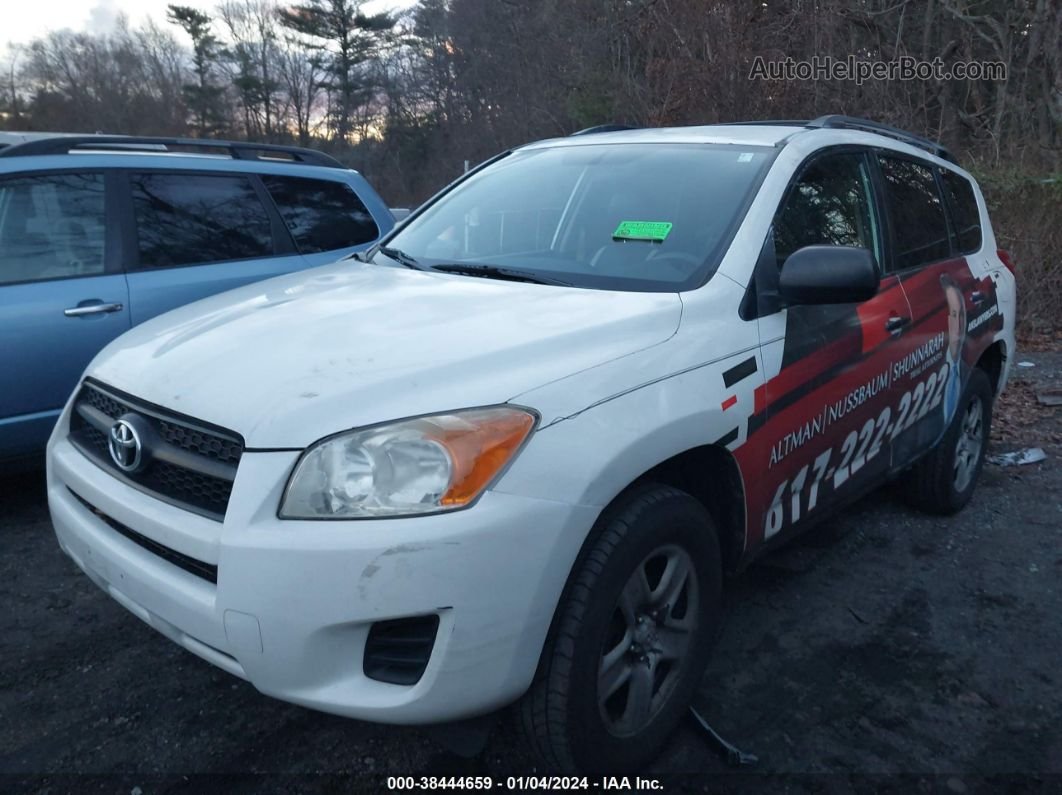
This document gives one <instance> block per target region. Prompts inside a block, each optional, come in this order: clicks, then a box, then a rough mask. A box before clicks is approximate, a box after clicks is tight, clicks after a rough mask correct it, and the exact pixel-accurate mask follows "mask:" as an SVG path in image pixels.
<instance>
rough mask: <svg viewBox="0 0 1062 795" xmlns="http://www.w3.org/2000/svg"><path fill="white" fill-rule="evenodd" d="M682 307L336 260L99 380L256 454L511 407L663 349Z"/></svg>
mask: <svg viewBox="0 0 1062 795" xmlns="http://www.w3.org/2000/svg"><path fill="white" fill-rule="evenodd" d="M681 312H682V304H681V301H680V300H679V298H678V296H677V295H675V294H672V293H614V292H604V291H597V290H578V289H574V288H564V287H553V286H545V285H534V284H531V285H529V284H519V283H512V282H500V281H490V280H486V279H475V278H469V277H467V276H457V275H452V274H444V273H427V272H423V271H413V270H406V269H401V268H389V267H382V266H379V265H365V264H361V263H357V262H354V261H341V262H338V263H335V264H333V265H327V266H324V267H321V268H315V269H313V270H310V271H306V272H304V273H298V274H292V275H289V276H281V277H278V278H276V279H270V280H268V281H264V282H259V283H257V284H253V285H247V286H246V287H243V288H240V289H238V290H233V291H230V292H228V293H223V294H221V295H217V296H213V297H211V298H208V299H205V300H203V301H200V302H197V303H195V304H190V305H188V306H185V307H182V308H181V309H178V310H175V311H173V312H170V313H168V314H166V315H165V316H163V317H162V318H157V319H154V320H151V321H148V322H147V323H144V324H142V325H140V326H137V327H136V328H134V329H132V330H131V331H130V332H129V333H127V334H125V335H123V336H122V337H121V338H120V339H118V340H115V342H114V343H112V344H111V345H110V346H109V347H107V348H106V349H104V350H103V351H102V352H101V353H100V355H99V356H98V357H97V358H96V360H95V362H94V363H93V364H92V365H90V367H89V371H88V372H89V373H91V374H92V375H93V376H94V377H96V378H98V379H99V380H100V381H103V382H104V383H107V384H109V385H111V386H113V387H115V388H117V389H125V390H127V391H134V392H136V393H137V397H140V398H142V399H144V400H147V401H149V402H151V403H155V404H157V405H160V406H166V407H168V408H171V409H173V410H175V411H180V412H182V413H184V414H187V415H189V416H192V417H196V418H199V419H202V420H205V421H207V422H211V423H214V424H216V425H220V426H223V427H226V428H230V429H232V430H234V431H236V432H237V433H240V434H241V435H242V436H243V437H244V439H245V440H246V442H247V446H248V447H250V448H267V449H268V448H303V447H306V446H307V445H309V444H312V443H313V442H315V441H317V440H318V439H320V438H322V437H324V436H328V435H331V434H333V433H336V432H338V431H342V430H346V429H349V428H356V427H360V426H364V425H371V424H373V423H378V422H382V421H385V420H393V419H401V418H403V417H411V416H415V415H418V414H425V413H428V412H438V411H447V410H451V409H459V408H466V407H471V406H485V405H491V404H495V403H503V402H505V401H507V400H509V399H510V398H512V397H513V395H517V394H520V393H522V392H525V391H527V390H529V389H531V388H533V387H536V386H539V385H541V384H544V383H547V382H549V381H552V380H556V379H558V378H562V377H564V376H567V375H570V374H572V373H575V372H578V371H579V370H582V369H585V368H587V367H592V366H595V365H600V364H602V363H604V362H608V361H611V360H612V359H616V358H619V357H621V356H625V355H628V354H630V353H633V352H635V351H638V350H642V349H645V348H649V347H652V346H654V345H658V344H660V343H661V342H663V341H664V340H666V339H668V338H669V337H671V336H672V335H673V334H674V333H675V331H676V329H677V328H678V325H679V318H680V316H681ZM277 328H283V329H284V332H283V333H282V334H277V333H276V332H275V329H277ZM251 384H253V385H254V386H253V390H252V391H251V392H248V391H247V388H248V386H249V385H251Z"/></svg>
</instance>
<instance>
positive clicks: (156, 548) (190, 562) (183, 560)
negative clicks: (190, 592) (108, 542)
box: [67, 487, 218, 585]
mask: <svg viewBox="0 0 1062 795" xmlns="http://www.w3.org/2000/svg"><path fill="white" fill-rule="evenodd" d="M67 490H68V491H69V492H70V493H71V494H73V495H74V498H75V499H76V500H77V501H78V502H80V503H81V504H82V505H84V506H85V507H86V508H88V509H89V510H90V511H92V513H94V514H95V515H96V516H97V517H99V518H100V519H101V520H103V522H104V523H105V524H107V526H108V527H110V528H111V529H112V530H114V531H115V532H116V533H118V534H119V535H122V536H124V537H125V538H128V539H129V540H130V541H132V542H133V543H134V544H139V545H140V546H142V547H143V548H144V549H146V550H147V551H148V552H153V553H154V554H156V555H158V556H159V557H160V558H162V559H163V560H166V561H168V562H169V563H172V564H173V565H174V566H176V567H177V568H179V569H184V570H185V571H187V572H188V573H189V574H194V575H195V576H196V577H201V578H202V579H204V580H207V581H208V582H212V583H214V584H215V585H217V582H218V567H217V566H214V565H213V564H210V563H204V562H203V561H201V560H196V559H195V558H192V557H189V556H188V555H185V554H184V553H182V552H178V551H177V550H175V549H170V548H169V547H167V546H163V545H162V544H160V543H159V542H157V541H152V540H151V539H150V538H148V537H147V536H144V535H141V534H140V533H138V532H137V531H136V530H134V529H133V528H131V527H129V526H128V525H124V524H122V523H121V522H119V521H118V520H117V519H114V518H112V517H110V516H108V515H107V514H105V513H104V512H103V511H101V510H100V509H99V508H97V507H96V506H94V505H93V504H92V503H90V502H89V501H88V500H86V499H85V498H84V497H82V496H81V495H80V494H78V493H77V492H75V491H74V490H73V489H70V488H69V487H68V488H67Z"/></svg>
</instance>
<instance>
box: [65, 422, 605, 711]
mask: <svg viewBox="0 0 1062 795" xmlns="http://www.w3.org/2000/svg"><path fill="white" fill-rule="evenodd" d="M63 425H64V423H62V422H60V426H59V429H57V430H56V432H55V434H54V435H53V438H52V441H51V444H50V445H49V455H48V502H49V507H50V509H51V514H52V520H53V523H54V525H55V530H56V535H57V537H58V540H59V544H60V546H61V547H62V548H63V550H64V551H65V552H66V553H67V554H68V555H69V556H70V557H71V558H72V559H73V560H74V562H75V563H77V565H78V566H79V567H80V568H81V569H83V570H84V571H85V572H86V573H87V574H88V575H89V576H90V577H91V578H92V579H93V581H95V582H96V583H97V584H98V585H99V586H100V587H101V588H103V589H104V590H105V591H106V592H107V593H109V594H110V595H111V596H112V597H113V598H114V599H115V600H116V601H118V602H119V603H121V604H122V605H123V606H125V607H126V608H127V609H129V610H130V611H131V612H133V613H134V614H135V615H137V616H138V617H139V618H141V619H142V620H144V621H145V622H147V623H148V624H150V625H151V626H153V627H154V628H155V629H157V630H159V631H160V632H162V633H163V634H164V635H166V636H167V637H169V638H170V639H172V640H173V641H175V642H176V643H179V644H180V645H182V646H184V647H185V648H186V649H188V650H189V651H192V652H193V653H195V654H197V655H199V656H200V657H202V658H204V659H206V660H208V661H209V662H211V663H213V664H215V665H217V666H219V667H221V668H223V669H225V670H226V671H229V672H230V673H232V674H235V675H236V676H239V677H242V678H244V679H247V680H248V681H250V682H251V683H252V684H253V685H254V686H255V687H256V688H257V689H258V690H260V691H261V692H263V693H266V694H268V695H271V696H274V697H276V698H280V699H283V700H285V701H290V702H293V703H296V704H301V705H304V706H307V707H312V708H315V709H320V710H323V711H326V712H332V713H336V714H340V715H346V716H349V717H354V718H359V719H364V720H374V721H380V722H386V723H432V722H438V721H448V720H455V719H460V718H463V717H468V716H471V715H475V714H480V713H484V712H488V711H490V710H492V709H495V708H498V707H500V706H503V705H505V704H507V703H509V702H511V701H513V700H515V699H516V698H518V697H519V696H520V695H521V694H522V693H523V692H524V690H526V688H527V687H528V685H529V684H530V682H531V679H532V676H533V675H534V671H535V667H536V666H537V664H538V659H539V655H540V653H541V649H542V645H543V642H544V639H545V636H546V632H547V630H548V628H549V623H550V621H551V619H552V616H553V612H554V610H555V608H556V605H557V602H558V599H559V597H560V594H561V591H562V589H563V587H564V582H565V580H566V578H567V576H568V573H569V571H570V569H571V565H572V563H573V562H574V560H575V557H576V555H577V553H578V549H579V546H580V544H581V543H582V540H583V539H584V538H585V536H586V533H587V531H588V529H589V527H590V526H591V525H592V523H593V521H594V520H595V518H596V514H597V510H598V509H596V508H592V507H589V506H571V505H567V504H564V503H559V502H553V501H549V500H541V499H532V498H527V497H520V496H514V495H509V494H501V493H497V492H488V493H487V494H485V495H484V496H483V497H482V498H481V500H480V501H479V502H478V503H477V504H476V505H475V506H473V507H472V508H470V509H468V510H464V511H457V512H454V513H450V514H441V515H436V516H429V517H414V518H406V519H384V520H362V521H340V522H333V521H316V522H314V521H281V520H279V519H277V518H276V509H277V505H278V504H279V500H280V496H281V492H282V490H283V487H284V484H285V482H286V479H287V477H288V474H289V473H290V471H291V469H292V467H293V466H294V464H295V461H296V460H297V457H298V454H297V453H294V452H287V451H286V452H268V453H252V452H249V453H246V454H245V455H244V457H243V460H242V461H241V463H240V468H239V471H238V474H237V476H236V481H235V483H234V486H233V491H232V497H231V500H230V502H229V508H228V512H227V514H226V518H225V521H224V523H219V522H214V521H212V520H210V519H205V518H203V517H199V516H196V515H194V514H190V513H188V512H187V511H184V510H182V509H180V508H177V507H174V506H171V505H168V504H166V503H163V502H160V501H159V500H156V499H155V498H153V497H150V496H148V495H146V494H144V493H142V492H140V491H138V490H137V489H135V488H133V487H131V486H127V485H125V484H124V483H122V482H119V481H118V480H116V479H115V478H113V477H111V476H110V475H109V474H108V473H107V472H105V471H104V470H103V469H101V468H100V467H98V466H97V465H96V464H94V463H92V462H91V461H90V460H89V459H88V458H86V457H85V456H84V455H82V454H81V453H80V452H79V451H78V450H77V449H76V448H74V447H73V446H72V445H71V444H70V443H69V442H68V441H67V440H66V438H65V434H64V433H63V431H62V430H61V429H62V426H63ZM75 495H76V496H75ZM79 498H80V499H79ZM85 503H88V505H90V506H92V507H93V508H95V509H96V510H97V511H99V512H100V513H102V514H105V515H106V516H107V517H109V519H110V520H111V522H112V523H111V524H109V523H108V521H106V520H104V519H103V518H100V516H99V515H98V514H97V513H96V512H94V511H93V510H92V509H91V508H90V507H87V506H86V504H85ZM113 522H117V523H120V524H121V525H123V526H125V527H127V528H129V529H131V530H133V531H135V533H137V534H140V535H141V536H143V537H144V538H146V539H149V540H150V541H151V542H154V543H156V544H161V545H164V546H165V547H166V548H167V549H169V550H173V551H174V552H176V553H178V555H184V556H187V557H189V558H194V559H195V560H197V561H201V562H203V563H206V564H208V565H209V566H216V567H217V583H216V585H215V584H214V583H213V582H210V581H209V579H205V578H203V577H202V576H197V575H196V574H194V573H191V572H190V571H188V570H185V569H183V568H181V567H180V566H178V565H174V563H173V562H171V561H170V560H167V559H165V558H164V557H161V556H159V555H157V554H154V553H153V552H152V551H150V550H149V549H147V548H145V546H144V544H142V543H136V542H135V541H134V540H131V539H130V538H129V537H127V536H125V535H123V534H121V533H119V532H116V531H115V529H114V526H113ZM426 614H435V615H437V616H438V617H439V630H438V633H437V636H436V640H435V645H434V648H433V651H432V653H431V657H430V659H429V661H428V664H427V667H426V669H425V671H424V674H423V676H422V677H421V679H420V680H419V681H418V682H417V683H416V684H414V685H409V686H403V685H394V684H388V683H384V682H380V681H376V680H373V679H370V678H368V677H366V676H365V674H364V671H363V669H362V659H363V654H364V647H365V642H366V639H367V637H368V634H369V629H370V627H371V626H372V624H373V623H374V622H377V621H383V620H389V619H396V618H403V617H410V616H422V615H426Z"/></svg>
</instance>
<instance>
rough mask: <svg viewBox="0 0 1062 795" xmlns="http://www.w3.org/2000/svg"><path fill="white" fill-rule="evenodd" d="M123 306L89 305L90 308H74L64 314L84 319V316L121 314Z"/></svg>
mask: <svg viewBox="0 0 1062 795" xmlns="http://www.w3.org/2000/svg"><path fill="white" fill-rule="evenodd" d="M123 308H124V307H123V306H122V304H102V303H101V304H89V305H88V306H72V307H70V308H69V309H64V310H63V314H64V315H66V316H67V317H83V316H84V315H102V314H107V313H110V312H121V311H122V309H123Z"/></svg>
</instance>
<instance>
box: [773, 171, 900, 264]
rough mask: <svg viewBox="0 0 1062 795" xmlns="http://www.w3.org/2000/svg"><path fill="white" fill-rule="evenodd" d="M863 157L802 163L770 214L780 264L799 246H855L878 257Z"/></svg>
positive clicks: (869, 187) (879, 248)
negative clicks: (777, 208) (802, 165)
mask: <svg viewBox="0 0 1062 795" xmlns="http://www.w3.org/2000/svg"><path fill="white" fill-rule="evenodd" d="M871 195H872V192H871V182H870V173H869V171H868V169H867V163H866V158H865V157H864V156H863V155H861V154H858V153H844V154H835V155H824V156H822V157H820V158H818V159H816V160H813V161H812V162H811V163H809V164H807V165H806V166H804V168H803V170H802V171H801V172H800V174H799V176H798V177H797V179H796V182H795V183H794V184H793V185H792V187H791V188H790V190H789V193H788V194H787V196H786V199H785V203H784V204H783V205H782V207H781V208H780V209H779V210H778V213H777V214H776V215H775V217H774V226H773V228H774V251H775V256H776V257H777V258H778V265H779V267H781V265H782V263H783V262H785V260H786V258H788V257H789V255H790V254H792V253H793V252H794V251H796V250H797V249H801V248H803V247H804V246H818V245H834V246H858V247H861V248H866V249H870V251H872V252H873V253H874V256H875V258H876V259H877V261H878V262H880V261H881V257H880V253H881V245H880V235H879V234H878V230H877V226H876V223H875V219H874V214H873V212H872V210H871V207H872V205H871V203H870V201H871V200H870V197H871Z"/></svg>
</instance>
